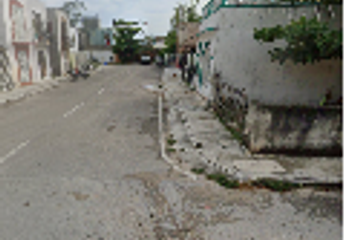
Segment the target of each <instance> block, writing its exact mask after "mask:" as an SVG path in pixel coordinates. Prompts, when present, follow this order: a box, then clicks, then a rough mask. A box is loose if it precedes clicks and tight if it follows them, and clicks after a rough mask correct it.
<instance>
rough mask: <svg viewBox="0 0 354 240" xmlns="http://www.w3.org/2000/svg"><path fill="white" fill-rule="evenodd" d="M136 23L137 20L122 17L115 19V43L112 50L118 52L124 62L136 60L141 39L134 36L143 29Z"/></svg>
mask: <svg viewBox="0 0 354 240" xmlns="http://www.w3.org/2000/svg"><path fill="white" fill-rule="evenodd" d="M136 25H138V23H137V22H128V21H124V20H122V19H120V20H118V21H116V20H113V27H114V29H115V34H114V35H113V38H114V39H115V45H114V46H113V48H112V50H113V52H114V53H115V54H118V56H119V58H120V60H121V61H122V62H129V61H132V60H134V58H135V56H136V54H137V53H138V50H139V41H138V40H136V39H134V37H135V36H136V34H138V33H139V32H140V31H141V28H140V27H136Z"/></svg>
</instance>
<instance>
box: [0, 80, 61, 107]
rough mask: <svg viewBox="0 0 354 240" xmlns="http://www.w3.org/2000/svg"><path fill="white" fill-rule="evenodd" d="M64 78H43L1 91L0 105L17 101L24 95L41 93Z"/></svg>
mask: <svg viewBox="0 0 354 240" xmlns="http://www.w3.org/2000/svg"><path fill="white" fill-rule="evenodd" d="M63 80H64V79H55V80H53V79H50V80H43V81H42V82H38V83H33V84H32V85H29V86H23V87H17V88H15V89H14V90H12V91H9V92H1V93H0V105H2V104H6V103H9V102H14V101H19V100H22V99H24V98H26V97H30V96H33V95H35V94H38V93H41V92H43V91H46V90H49V89H52V88H54V87H57V86H58V85H59V81H63Z"/></svg>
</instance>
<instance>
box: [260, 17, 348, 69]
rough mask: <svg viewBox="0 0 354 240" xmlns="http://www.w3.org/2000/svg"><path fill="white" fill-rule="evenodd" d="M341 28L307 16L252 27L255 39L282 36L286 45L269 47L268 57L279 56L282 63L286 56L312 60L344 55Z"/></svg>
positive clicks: (275, 57)
mask: <svg viewBox="0 0 354 240" xmlns="http://www.w3.org/2000/svg"><path fill="white" fill-rule="evenodd" d="M342 35H343V34H342V30H331V29H330V28H329V26H328V24H327V23H324V22H319V21H318V20H317V19H316V18H312V19H310V20H308V19H306V17H301V18H300V19H299V20H298V21H295V20H293V21H292V22H291V23H290V24H289V25H287V26H284V27H283V26H280V25H278V26H276V27H272V28H263V29H254V39H256V40H257V41H259V42H261V43H262V42H274V41H275V40H285V41H286V42H287V46H286V47H285V48H274V49H273V50H270V51H269V54H270V55H271V60H272V61H275V60H279V61H280V64H283V63H284V62H285V61H286V60H287V59H290V60H292V61H293V62H295V63H303V64H306V63H314V62H316V61H321V60H324V59H332V58H340V59H342V56H343V50H342V45H343V39H342Z"/></svg>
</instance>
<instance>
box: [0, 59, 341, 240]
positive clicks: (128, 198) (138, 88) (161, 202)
mask: <svg viewBox="0 0 354 240" xmlns="http://www.w3.org/2000/svg"><path fill="white" fill-rule="evenodd" d="M160 74H161V73H160V71H159V70H157V68H156V67H155V66H140V65H129V66H110V67H104V68H103V70H102V71H100V72H98V73H96V74H95V75H94V76H92V77H90V78H89V79H88V80H82V79H80V80H79V81H78V82H75V83H72V82H63V83H61V84H60V85H59V87H58V88H56V89H53V90H51V91H47V92H44V93H41V94H38V95H36V96H34V97H32V98H29V99H26V100H24V101H21V102H17V103H12V104H10V105H7V106H3V107H0V117H1V121H0V239H1V240H17V239H18V240H56V239H58V240H59V239H60V240H83V239H95V240H110V239H112V240H113V239H114V240H115V239H117V240H125V239H129V240H130V239H131V240H137V239H144V240H146V239H159V240H163V239H166V240H168V239H179V240H192V239H193V240H207V239H208V240H209V239H210V240H216V239H230V240H231V239H232V240H251V239H252V240H280V239H284V240H300V239H303V240H312V239H313V240H317V239H321V240H327V239H328V240H337V239H338V240H339V239H342V215H341V211H342V207H341V204H342V194H341V192H323V191H315V190H312V189H302V190H298V191H294V192H290V193H283V194H280V193H273V192H270V191H268V190H263V189H259V190H247V189H239V190H225V189H223V188H221V187H219V186H216V185H215V184H214V183H212V182H209V181H206V180H203V179H202V180H197V181H194V180H192V179H189V178H188V177H186V176H183V175H181V174H179V173H177V172H174V171H173V170H172V169H171V167H170V166H169V165H168V164H167V163H166V162H164V160H163V159H161V158H160V157H159V145H158V131H157V130H158V126H157V123H158V116H157V96H156V95H154V94H152V93H149V92H148V91H146V89H144V88H143V87H142V86H143V85H144V84H157V83H158V80H159V77H160Z"/></svg>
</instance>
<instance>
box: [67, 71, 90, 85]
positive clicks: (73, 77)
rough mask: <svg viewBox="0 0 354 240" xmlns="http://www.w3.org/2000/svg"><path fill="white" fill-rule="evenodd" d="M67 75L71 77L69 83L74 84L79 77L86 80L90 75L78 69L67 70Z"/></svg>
mask: <svg viewBox="0 0 354 240" xmlns="http://www.w3.org/2000/svg"><path fill="white" fill-rule="evenodd" d="M67 73H68V74H69V75H70V77H71V82H76V81H77V80H78V79H79V78H80V77H82V78H83V79H85V80H86V79H87V78H88V77H89V76H90V74H89V73H88V72H87V71H82V70H80V69H78V68H76V69H74V70H69V71H67Z"/></svg>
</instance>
